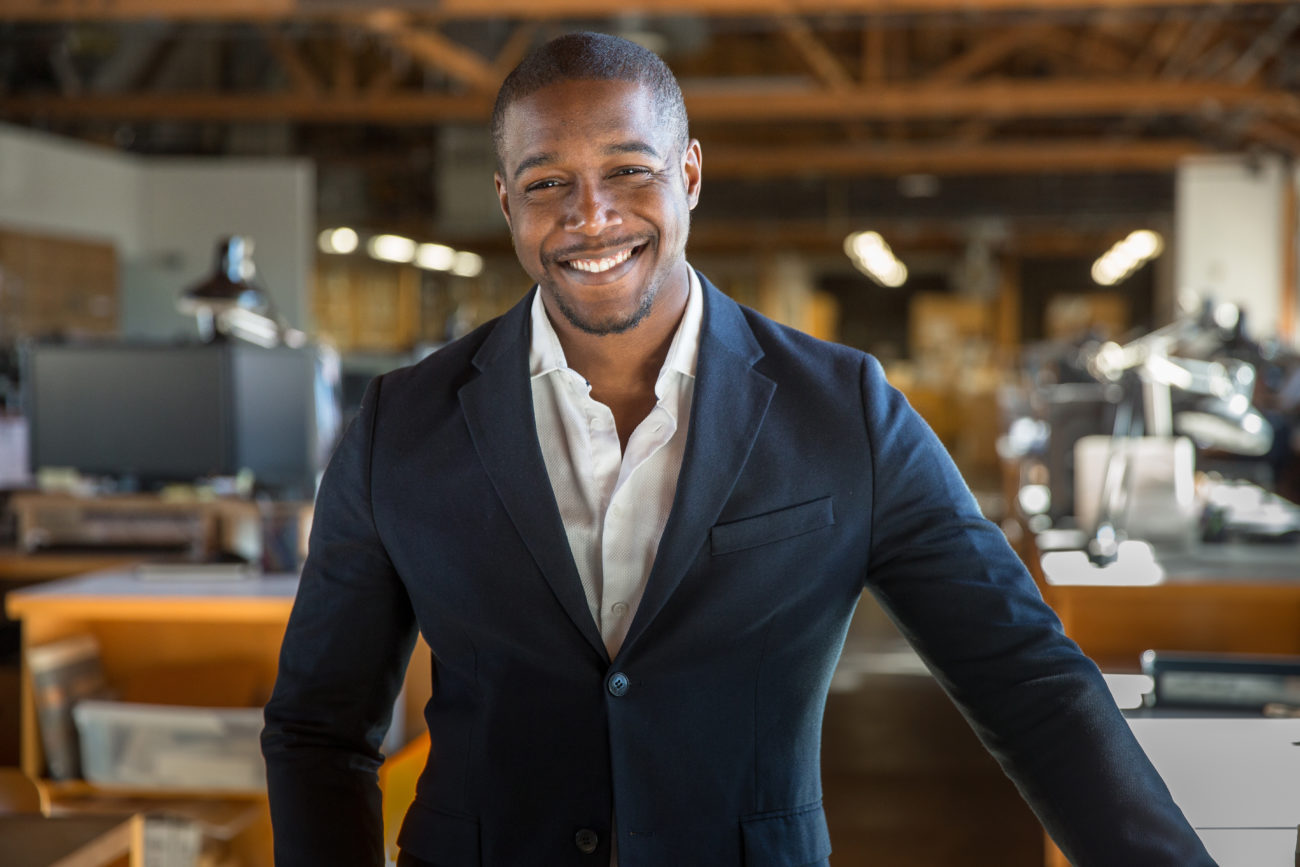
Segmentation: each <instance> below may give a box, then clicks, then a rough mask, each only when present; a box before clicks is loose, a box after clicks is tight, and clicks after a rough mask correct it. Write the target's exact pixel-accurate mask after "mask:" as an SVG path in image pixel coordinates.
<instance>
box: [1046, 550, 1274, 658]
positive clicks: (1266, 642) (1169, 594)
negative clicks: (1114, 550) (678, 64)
mask: <svg viewBox="0 0 1300 867" xmlns="http://www.w3.org/2000/svg"><path fill="white" fill-rule="evenodd" d="M1036 555H1037V550H1036V549H1033V554H1031V558H1032V559H1031V569H1035V570H1037V576H1036V577H1038V578H1039V580H1040V586H1041V587H1042V590H1043V598H1044V599H1046V600H1047V602H1048V604H1049V605H1051V606H1052V608H1054V609H1055V610H1056V613H1057V615H1058V616H1059V617H1060V618H1061V623H1062V625H1063V626H1064V627H1065V632H1066V634H1067V635H1069V636H1070V637H1071V638H1073V639H1074V640H1075V641H1077V642H1078V643H1079V645H1080V647H1082V648H1083V651H1084V653H1086V654H1088V655H1089V656H1090V657H1092V658H1093V659H1094V660H1095V661H1096V662H1097V664H1098V665H1100V666H1101V667H1102V668H1104V669H1106V670H1109V671H1134V670H1136V669H1137V668H1138V665H1139V660H1140V658H1141V654H1142V652H1143V651H1144V650H1148V649H1157V650H1188V651H1205V652H1216V653H1276V654H1300V546H1297V545H1288V544H1276V545H1274V544H1255V545H1249V544H1242V543H1229V544H1198V545H1194V546H1192V547H1190V548H1187V549H1183V550H1178V551H1162V550H1159V549H1157V550H1156V551H1155V563H1156V564H1157V565H1158V566H1159V569H1160V571H1159V572H1155V573H1150V574H1140V575H1135V574H1132V573H1130V574H1127V575H1126V574H1124V573H1123V572H1112V571H1109V570H1098V569H1095V568H1093V567H1091V566H1088V565H1087V564H1086V563H1084V564H1083V565H1082V567H1080V568H1051V567H1052V566H1053V565H1056V566H1058V567H1059V566H1060V565H1062V564H1064V565H1066V566H1072V565H1073V564H1071V563H1070V562H1069V561H1068V560H1064V561H1063V560H1062V559H1060V558H1058V559H1056V560H1055V561H1053V559H1052V558H1051V556H1050V555H1049V556H1048V557H1047V558H1046V560H1045V559H1044V558H1043V557H1042V556H1036ZM1080 556H1082V555H1080ZM1045 562H1046V563H1047V565H1048V568H1044V563H1045ZM1076 562H1077V561H1076Z"/></svg>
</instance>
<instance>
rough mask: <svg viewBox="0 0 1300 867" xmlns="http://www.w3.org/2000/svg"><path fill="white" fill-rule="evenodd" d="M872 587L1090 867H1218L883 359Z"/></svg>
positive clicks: (868, 390) (873, 387)
mask: <svg viewBox="0 0 1300 867" xmlns="http://www.w3.org/2000/svg"><path fill="white" fill-rule="evenodd" d="M863 400H864V405H865V407H866V417H867V425H868V433H869V436H870V437H871V442H872V453H873V473H874V482H873V485H874V493H873V502H872V528H871V532H872V542H871V550H872V554H871V563H870V564H869V571H868V575H867V582H868V586H870V587H872V589H873V590H874V592H875V593H876V594H877V595H878V596H879V598H880V600H881V601H882V603H883V604H884V605H885V607H886V609H887V610H888V611H889V612H890V613H891V614H892V616H893V617H894V618H895V619H896V621H897V622H898V624H899V626H900V627H901V628H902V630H903V632H904V634H905V635H906V636H907V638H908V639H909V640H910V641H911V643H912V644H913V645H914V646H915V647H916V649H917V650H918V652H920V654H921V656H922V657H923V658H924V659H925V661H926V663H927V664H928V665H929V666H930V667H931V669H932V670H933V671H934V673H935V676H936V677H937V678H938V680H939V682H940V683H941V684H942V685H943V686H944V688H945V689H946V690H947V692H948V693H949V695H950V696H951V697H952V698H953V700H954V701H955V702H956V703H957V705H958V706H959V707H960V708H961V710H962V712H963V713H964V714H965V715H966V717H967V719H968V720H969V721H970V723H971V725H972V727H973V728H974V729H975V731H976V733H977V734H978V735H979V737H980V739H981V741H983V743H984V745H985V746H986V747H987V748H988V749H989V751H990V752H992V753H993V755H994V756H995V757H996V758H997V759H998V761H999V762H1000V763H1001V764H1002V767H1003V769H1004V770H1005V771H1006V772H1007V774H1008V775H1009V776H1010V777H1011V778H1012V780H1014V781H1015V783H1016V785H1017V786H1018V787H1019V789H1020V791H1021V793H1022V795H1024V797H1025V800H1026V801H1028V803H1029V805H1030V807H1032V808H1033V810H1034V812H1035V813H1036V814H1037V815H1038V817H1039V819H1040V820H1041V821H1042V823H1043V825H1044V826H1045V827H1046V828H1047V830H1048V831H1049V832H1050V833H1051V835H1052V838H1053V839H1054V840H1055V841H1056V843H1057V845H1058V846H1059V847H1060V848H1061V850H1062V851H1063V852H1064V853H1065V854H1066V856H1067V857H1069V859H1070V860H1071V862H1072V863H1074V864H1076V865H1079V867H1093V865H1096V867H1124V865H1133V867H1137V865H1142V867H1159V865H1167V867H1196V865H1213V863H1214V862H1213V861H1212V860H1211V859H1210V857H1209V855H1208V854H1207V853H1206V851H1205V848H1204V847H1203V846H1202V845H1201V843H1200V840H1199V839H1198V838H1197V837H1196V835H1195V832H1194V831H1193V830H1192V829H1191V827H1190V825H1188V823H1187V821H1186V819H1185V818H1184V817H1183V814H1182V811H1181V810H1180V809H1179V808H1178V806H1177V805H1176V804H1174V802H1173V800H1172V798H1171V797H1170V795H1169V790H1168V789H1167V788H1166V786H1165V785H1164V782H1163V781H1162V780H1161V779H1160V777H1159V775H1158V774H1157V773H1156V770H1155V768H1154V767H1153V766H1152V765H1151V762H1150V761H1149V760H1148V759H1147V757H1146V754H1145V753H1143V751H1142V748H1141V747H1140V746H1139V745H1138V743H1137V741H1136V739H1135V738H1134V737H1133V735H1132V733H1131V731H1130V730H1129V727H1128V724H1127V723H1126V722H1125V720H1124V718H1123V716H1122V714H1120V712H1119V710H1118V709H1117V708H1116V706H1115V703H1114V701H1113V699H1112V698H1111V696H1110V692H1109V690H1108V689H1107V687H1106V684H1105V681H1104V680H1103V679H1102V677H1101V674H1100V673H1099V672H1098V671H1097V667H1096V666H1095V665H1094V664H1093V663H1092V661H1091V660H1089V659H1088V658H1087V657H1085V656H1084V655H1083V653H1082V652H1081V651H1080V650H1079V648H1078V646H1077V645H1075V644H1074V642H1072V641H1070V640H1069V639H1068V638H1066V637H1065V635H1064V633H1063V631H1062V629H1061V625H1060V621H1059V620H1058V619H1057V617H1056V615H1055V613H1054V612H1052V610H1051V609H1050V608H1049V607H1048V606H1047V605H1046V603H1044V602H1043V600H1042V597H1041V595H1040V594H1039V592H1038V588H1037V587H1036V585H1035V584H1034V583H1033V580H1032V579H1031V578H1030V576H1029V574H1028V572H1027V571H1026V570H1025V568H1024V566H1023V564H1022V563H1021V562H1020V561H1019V559H1018V558H1017V557H1016V555H1015V553H1014V552H1013V551H1012V550H1011V547H1010V546H1009V545H1008V544H1007V542H1006V540H1005V538H1003V536H1002V533H1001V531H999V530H998V528H997V527H995V526H994V525H993V524H991V523H990V522H988V521H986V520H985V519H984V518H983V517H982V516H981V515H980V512H979V510H978V508H977V506H976V504H975V502H974V498H973V497H972V496H971V495H970V492H969V491H968V490H967V488H966V485H965V483H964V482H963V481H962V479H961V477H960V475H959V474H958V472H957V470H956V468H955V467H954V466H953V464H952V461H951V460H950V459H949V457H948V454H947V452H946V451H945V450H944V448H943V446H942V444H940V443H939V441H938V439H937V438H936V437H935V436H934V434H933V433H932V432H931V431H930V430H929V428H928V427H927V426H926V425H925V423H924V422H923V421H921V419H920V417H919V416H917V415H916V413H915V412H913V411H912V409H911V408H910V407H909V406H907V403H906V401H905V400H904V399H903V397H902V395H901V394H899V393H898V392H897V391H895V390H894V389H893V388H891V387H890V386H889V385H888V384H887V383H886V382H885V379H884V374H883V371H881V369H880V365H879V364H878V363H876V362H875V360H874V359H869V360H868V361H867V362H866V363H865V367H864V371H863Z"/></svg>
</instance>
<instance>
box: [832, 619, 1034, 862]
mask: <svg viewBox="0 0 1300 867" xmlns="http://www.w3.org/2000/svg"><path fill="white" fill-rule="evenodd" d="M822 777H823V780H822V781H823V790H824V795H825V804H826V814H827V819H828V821H829V823H830V830H831V842H832V846H833V847H834V853H833V854H832V856H831V863H832V864H833V865H835V867H849V865H851V867H947V865H954V867H955V865H961V867H982V865H988V867H995V865H996V867H1041V865H1042V863H1043V854H1042V853H1043V836H1042V830H1041V828H1040V826H1039V824H1038V822H1037V820H1036V819H1035V818H1034V817H1033V814H1031V813H1030V812H1029V808H1028V807H1026V806H1025V804H1024V802H1023V801H1021V800H1020V796H1019V794H1018V793H1017V792H1016V790H1015V787H1014V786H1013V785H1012V784H1011V782H1010V781H1009V780H1007V778H1006V777H1005V776H1004V775H1003V774H1002V771H1001V770H1000V769H999V768H998V766H997V764H996V763H995V762H994V760H993V759H992V757H990V756H989V755H988V753H986V752H985V751H984V749H983V747H982V746H980V744H979V742H978V741H977V740H976V739H975V735H974V734H973V733H972V732H971V731H970V729H969V727H968V726H967V725H966V722H965V721H964V720H963V719H962V717H961V715H960V714H959V713H958V712H957V710H956V709H955V708H954V707H953V706H952V704H951V703H950V702H949V701H948V699H947V697H946V696H945V695H944V694H943V692H942V690H940V688H939V686H938V684H937V683H936V682H935V681H934V679H933V678H932V677H930V675H929V673H928V672H926V671H925V669H924V667H923V666H922V665H921V662H920V660H919V659H918V658H917V657H916V655H915V654H913V653H912V652H911V650H910V649H909V648H908V647H907V645H906V642H904V641H903V639H902V637H901V636H900V635H899V634H898V632H897V630H896V629H895V628H894V626H893V625H892V624H891V623H890V622H889V620H888V619H887V618H886V617H885V615H884V613H883V612H882V611H881V610H880V608H879V607H878V606H877V605H876V604H875V603H874V602H873V601H872V600H871V599H870V598H869V597H866V598H864V599H863V601H862V604H861V606H859V611H858V614H857V616H856V617H855V619H854V624H853V628H852V630H851V632H850V635H849V640H848V643H847V645H846V646H845V650H844V656H843V658H842V659H841V661H840V666H839V669H838V670H837V672H836V676H835V681H834V682H833V684H832V687H831V696H830V699H829V701H828V702H827V707H826V720H825V724H824V738H823V746H822Z"/></svg>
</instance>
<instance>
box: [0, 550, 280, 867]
mask: <svg viewBox="0 0 1300 867" xmlns="http://www.w3.org/2000/svg"><path fill="white" fill-rule="evenodd" d="M296 589H297V576H293V575H274V576H267V577H263V578H257V579H247V580H242V581H199V580H187V581H183V582H178V581H165V580H148V581H145V580H140V579H138V578H137V577H136V576H135V573H134V572H105V573H97V574H93V575H87V576H82V577H78V578H67V579H63V580H59V581H54V582H51V583H47V584H41V585H38V586H33V587H28V588H26V589H23V590H19V591H17V592H14V593H11V594H9V595H8V598H7V600H6V603H7V610H8V613H9V616H10V617H13V618H15V619H21V620H22V623H23V637H22V642H23V655H24V659H25V658H26V654H27V652H28V650H29V649H30V648H31V647H33V646H36V645H39V644H43V643H45V642H49V641H53V640H55V639H59V638H64V637H67V636H70V635H76V634H82V633H88V634H90V635H93V636H94V637H95V638H96V640H97V641H98V643H99V647H100V652H101V655H102V660H103V667H104V674H105V676H106V678H107V680H108V681H109V683H114V682H115V681H116V682H119V683H121V682H125V681H126V680H128V679H130V678H131V677H132V676H133V675H138V674H139V672H141V671H144V670H147V669H151V668H157V667H159V666H183V665H194V666H208V667H209V668H210V664H211V663H213V662H231V663H238V664H239V665H238V668H239V670H240V676H241V678H242V677H246V676H247V672H248V671H250V670H251V671H252V672H254V676H255V678H256V681H257V683H256V686H257V687H258V689H259V690H260V691H261V692H262V693H263V694H264V695H269V693H270V690H271V687H272V685H273V684H274V682H275V672H276V664H277V661H278V657H279V650H280V642H281V639H282V638H283V636H284V628H285V624H286V623H287V621H288V617H289V611H290V609H291V607H292V604H293V594H294V592H295V590H296ZM205 688H209V689H211V691H212V692H213V693H214V694H215V693H220V692H222V691H223V690H225V689H228V688H229V689H233V688H234V687H231V686H230V685H228V684H222V683H220V682H214V683H206V684H205ZM239 688H241V689H242V688H243V684H240V686H239ZM20 759H21V766H22V768H23V770H24V771H26V772H27V773H28V774H29V775H31V776H32V777H35V778H38V779H39V778H40V777H41V775H42V774H43V773H44V770H45V761H44V755H43V752H42V748H41V743H40V737H39V731H38V729H37V725H36V709H35V704H34V701H33V697H32V691H31V682H30V678H27V677H24V678H23V686H22V739H21V747H20ZM41 785H42V788H44V789H45V790H46V792H47V793H48V795H49V798H50V801H51V803H52V804H53V805H54V808H55V809H59V808H63V809H70V810H77V811H79V812H80V811H85V810H88V809H94V808H95V805H96V802H98V801H100V800H104V799H110V798H116V797H121V796H124V795H130V796H134V797H135V798H139V799H143V800H144V802H145V803H146V804H148V803H149V802H151V801H152V802H153V803H155V804H157V805H158V806H167V805H168V803H169V802H172V801H175V800H176V798H177V795H176V793H173V792H169V791H156V792H151V791H147V790H146V791H141V790H131V791H122V790H118V789H114V788H109V787H97V786H93V785H91V784H88V783H85V782H82V781H68V782H55V781H50V780H43V781H42V782H41ZM181 797H182V798H188V799H192V800H194V801H198V802H211V803H213V804H216V803H225V804H230V803H231V801H230V796H229V794H228V793H220V792H211V793H204V792H193V793H186V794H185V795H183V796H181ZM234 809H235V810H236V812H240V811H241V810H242V812H243V813H244V814H248V816H250V817H251V818H248V819H247V821H245V822H244V823H243V824H244V827H243V830H242V831H241V832H240V833H238V834H237V835H236V836H235V839H233V840H232V841H231V847H232V850H233V851H235V852H237V853H238V856H239V858H240V863H243V864H246V865H268V867H269V865H270V863H271V854H270V839H271V837H270V825H269V817H268V816H267V813H266V807H265V796H264V795H252V796H249V797H246V798H245V799H244V801H243V807H242V808H240V807H239V804H238V801H236V802H235V806H234ZM232 821H233V820H232Z"/></svg>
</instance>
